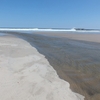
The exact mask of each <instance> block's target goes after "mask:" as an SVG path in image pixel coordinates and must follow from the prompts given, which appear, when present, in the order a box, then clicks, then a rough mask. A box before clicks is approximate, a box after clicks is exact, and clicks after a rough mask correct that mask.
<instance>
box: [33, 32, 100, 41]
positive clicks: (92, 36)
mask: <svg viewBox="0 0 100 100" xmlns="http://www.w3.org/2000/svg"><path fill="white" fill-rule="evenodd" d="M34 33H36V34H43V35H47V36H57V37H65V38H69V39H74V40H82V41H90V42H97V43H100V32H98V33H96V32H34Z"/></svg>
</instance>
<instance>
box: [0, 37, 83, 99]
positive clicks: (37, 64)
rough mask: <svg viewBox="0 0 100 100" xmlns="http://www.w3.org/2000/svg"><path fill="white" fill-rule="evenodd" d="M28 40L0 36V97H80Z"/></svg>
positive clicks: (81, 97)
mask: <svg viewBox="0 0 100 100" xmlns="http://www.w3.org/2000/svg"><path fill="white" fill-rule="evenodd" d="M69 87H70V85H69V83H68V82H66V81H64V80H62V79H60V78H59V77H58V75H57V73H56V71H55V70H54V69H53V67H52V66H51V65H50V64H49V62H48V61H47V59H46V58H45V56H43V55H41V54H39V53H38V52H37V50H36V49H35V48H34V47H32V46H31V45H30V44H29V43H28V42H26V41H24V40H21V39H18V38H15V37H7V36H5V37H0V100H84V97H83V96H82V95H80V94H77V93H74V92H72V91H71V89H70V88H69Z"/></svg>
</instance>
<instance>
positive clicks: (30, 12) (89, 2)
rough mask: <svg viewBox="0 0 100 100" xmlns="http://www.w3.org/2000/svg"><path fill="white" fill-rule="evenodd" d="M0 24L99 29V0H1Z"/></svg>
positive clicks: (1, 25) (3, 25) (5, 25)
mask: <svg viewBox="0 0 100 100" xmlns="http://www.w3.org/2000/svg"><path fill="white" fill-rule="evenodd" d="M0 27H34V28H73V27H78V28H96V29H100V0H0Z"/></svg>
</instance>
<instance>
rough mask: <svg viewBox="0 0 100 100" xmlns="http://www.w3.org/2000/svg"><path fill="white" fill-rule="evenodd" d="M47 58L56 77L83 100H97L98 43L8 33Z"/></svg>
mask: <svg viewBox="0 0 100 100" xmlns="http://www.w3.org/2000/svg"><path fill="white" fill-rule="evenodd" d="M12 34H13V35H16V36H18V37H19V38H22V39H24V40H26V41H28V42H29V43H30V44H31V45H32V46H35V47H36V49H37V50H38V51H39V52H40V53H41V54H43V55H45V57H46V59H48V61H49V63H50V64H51V65H52V66H53V67H54V69H55V70H56V71H57V73H58V75H59V76H60V78H62V79H64V80H66V81H68V82H70V84H71V89H72V90H73V91H75V92H78V93H80V94H82V95H84V96H85V97H86V98H85V99H86V100H100V44H99V43H92V42H85V41H77V40H71V39H67V38H60V37H51V36H43V35H37V34H20V33H12Z"/></svg>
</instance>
